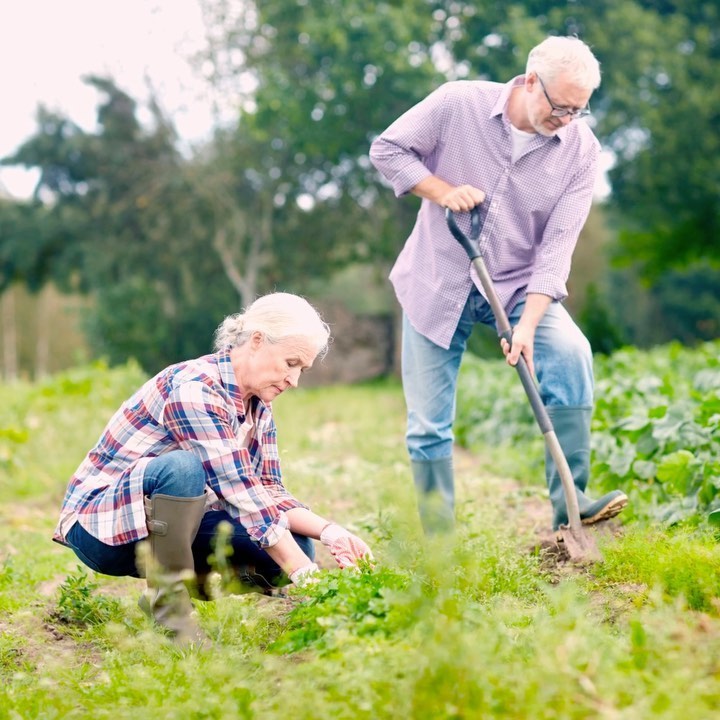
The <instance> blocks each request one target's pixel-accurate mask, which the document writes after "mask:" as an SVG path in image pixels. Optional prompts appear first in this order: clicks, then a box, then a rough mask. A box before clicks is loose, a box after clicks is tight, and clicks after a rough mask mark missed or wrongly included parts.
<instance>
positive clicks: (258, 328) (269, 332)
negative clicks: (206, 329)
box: [215, 293, 330, 357]
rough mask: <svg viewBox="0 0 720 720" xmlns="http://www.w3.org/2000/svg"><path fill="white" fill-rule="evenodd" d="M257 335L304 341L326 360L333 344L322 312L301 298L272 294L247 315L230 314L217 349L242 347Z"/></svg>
mask: <svg viewBox="0 0 720 720" xmlns="http://www.w3.org/2000/svg"><path fill="white" fill-rule="evenodd" d="M254 332H260V333H262V334H263V336H264V337H265V339H266V340H267V341H268V342H271V343H279V342H283V341H285V340H290V339H292V338H298V339H302V340H304V341H306V342H308V343H309V344H310V345H311V346H313V347H315V348H316V349H317V354H318V356H319V357H322V356H323V355H325V353H326V352H327V348H328V343H329V342H330V328H329V327H328V325H327V323H325V322H324V321H323V319H322V318H321V317H320V314H319V313H318V311H317V310H316V309H315V308H314V307H313V306H312V305H311V304H310V303H309V302H308V301H307V300H305V298H302V297H300V296H299V295H293V294H291V293H271V294H270V295H263V296H262V297H259V298H258V299H257V300H255V302H253V303H252V305H250V306H249V307H247V308H245V312H242V313H237V314H236V315H229V316H228V317H226V318H225V319H224V320H223V321H222V323H221V324H220V326H219V327H218V329H217V330H216V331H215V350H223V349H225V348H233V347H239V346H240V345H243V344H244V343H246V342H247V341H248V340H249V339H250V337H251V335H252V334H253V333H254Z"/></svg>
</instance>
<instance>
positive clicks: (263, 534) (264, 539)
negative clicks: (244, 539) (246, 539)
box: [247, 512, 290, 548]
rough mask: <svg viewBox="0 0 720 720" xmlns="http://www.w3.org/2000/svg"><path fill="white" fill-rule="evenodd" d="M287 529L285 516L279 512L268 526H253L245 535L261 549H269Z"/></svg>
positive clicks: (288, 526)
mask: <svg viewBox="0 0 720 720" xmlns="http://www.w3.org/2000/svg"><path fill="white" fill-rule="evenodd" d="M289 528H290V525H289V523H288V519H287V516H286V515H285V513H284V512H281V513H279V514H278V515H277V516H276V517H275V518H274V519H273V521H272V522H271V523H270V524H269V525H254V526H253V527H251V528H248V529H247V533H248V535H249V536H250V538H251V539H252V540H254V541H255V542H256V543H257V544H258V545H259V546H260V547H261V548H269V547H272V546H273V545H276V544H277V543H278V542H280V540H281V539H282V537H283V535H284V534H285V533H286V532H287V531H288V530H289Z"/></svg>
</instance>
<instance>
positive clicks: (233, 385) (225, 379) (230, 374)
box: [217, 347, 270, 418]
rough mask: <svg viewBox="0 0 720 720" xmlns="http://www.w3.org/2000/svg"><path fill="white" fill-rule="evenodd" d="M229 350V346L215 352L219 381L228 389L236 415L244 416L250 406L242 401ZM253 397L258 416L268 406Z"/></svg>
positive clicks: (267, 408) (262, 413)
mask: <svg viewBox="0 0 720 720" xmlns="http://www.w3.org/2000/svg"><path fill="white" fill-rule="evenodd" d="M230 350H231V348H229V347H227V348H224V349H223V350H221V351H220V352H219V353H217V363H218V369H219V371H220V382H221V383H222V384H223V387H224V388H225V389H226V390H227V391H228V394H229V395H230V397H231V398H232V401H233V402H234V403H235V410H236V411H237V414H238V416H239V417H242V418H244V417H245V415H246V414H247V412H248V410H251V408H246V407H245V403H244V402H243V397H242V393H241V392H240V386H239V385H238V384H237V379H236V378H235V371H234V370H233V366H232V361H231V360H230ZM255 399H256V401H257V409H258V411H259V412H258V413H257V416H258V418H259V417H260V416H261V415H264V413H265V411H266V410H269V408H270V406H269V405H266V404H265V403H264V402H263V401H262V400H260V398H255ZM253 414H255V413H253Z"/></svg>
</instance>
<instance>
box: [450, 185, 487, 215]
mask: <svg viewBox="0 0 720 720" xmlns="http://www.w3.org/2000/svg"><path fill="white" fill-rule="evenodd" d="M483 200H485V193H484V192H483V191H482V190H478V189H477V188H476V187H473V186H472V185H460V186H459V187H455V188H452V189H451V190H450V192H448V193H446V194H445V195H443V196H442V197H441V198H440V200H439V204H440V205H442V207H444V208H449V209H450V210H452V211H453V212H470V211H471V210H472V209H473V208H474V207H476V206H477V205H479V204H480V203H481V202H482V201H483Z"/></svg>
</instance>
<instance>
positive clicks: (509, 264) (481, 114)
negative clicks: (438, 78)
mask: <svg viewBox="0 0 720 720" xmlns="http://www.w3.org/2000/svg"><path fill="white" fill-rule="evenodd" d="M524 82H525V78H524V76H519V77H516V78H514V79H513V80H511V81H510V82H509V83H507V84H501V83H494V82H485V81H458V82H449V83H446V84H444V85H442V86H441V87H439V88H438V89H437V90H435V91H434V92H433V93H431V94H430V95H429V96H428V97H426V98H425V99H424V100H422V101H421V102H419V103H418V104H417V105H415V106H414V107H412V108H411V109H410V110H408V111H407V112H406V113H404V114H403V115H402V116H401V117H400V118H398V119H397V120H396V121H395V122H394V123H393V124H392V125H391V126H390V127H389V128H388V129H387V130H386V131H385V132H383V133H382V134H381V135H380V136H379V137H378V138H377V139H376V140H375V141H374V142H373V143H372V147H371V149H370V159H371V161H372V162H373V164H374V165H375V167H376V168H377V169H378V170H379V171H380V173H381V174H382V175H383V176H384V177H385V178H386V179H387V180H388V182H389V183H390V184H391V185H392V188H393V190H394V191H395V194H396V196H398V197H400V196H401V195H404V194H406V193H408V192H410V190H412V188H413V187H415V185H417V184H418V183H419V182H420V181H421V180H423V179H425V178H426V177H428V176H430V175H435V176H437V177H439V178H441V179H442V180H445V181H446V182H448V183H450V184H451V185H455V186H459V185H472V186H474V187H476V188H479V189H480V190H482V191H483V192H484V193H485V195H486V197H485V201H484V202H483V204H482V207H481V212H482V216H483V217H484V225H483V229H482V234H481V236H480V241H479V243H480V250H481V252H482V255H483V258H484V260H485V263H486V265H487V268H488V272H489V273H490V276H491V277H492V279H493V281H494V284H495V289H496V290H497V293H498V295H499V297H500V300H501V301H502V302H503V304H504V305H505V307H506V308H507V310H508V312H509V311H510V310H511V309H512V308H513V307H514V306H515V305H516V304H517V302H518V301H519V300H521V299H522V298H523V297H524V296H525V295H526V294H527V293H541V294H543V295H548V296H550V297H551V298H553V299H555V300H562V299H564V298H565V297H566V296H567V289H566V285H565V283H566V282H567V278H568V275H569V273H570V261H571V257H572V253H573V250H574V248H575V243H576V242H577V238H578V235H579V234H580V230H581V229H582V227H583V225H584V224H585V220H586V219H587V215H588V213H589V211H590V205H591V204H592V196H593V189H594V186H595V176H596V172H597V160H598V154H599V151H600V144H599V143H598V141H597V139H596V138H595V136H594V135H593V133H592V130H591V129H590V128H589V127H588V125H587V124H586V123H584V122H578V121H573V122H571V123H570V124H569V125H566V126H565V127H563V128H561V129H559V130H558V131H557V132H556V133H555V135H554V136H552V137H545V136H543V135H540V134H536V135H535V136H534V137H533V138H532V140H531V141H530V143H529V144H528V145H527V147H526V148H525V150H524V152H523V153H522V154H521V155H520V157H519V158H518V159H517V160H516V161H515V162H512V159H511V157H512V138H511V132H510V120H509V119H508V116H507V104H508V100H509V98H510V93H511V90H512V89H513V87H515V86H518V85H522V84H524ZM456 220H457V222H458V225H459V226H460V229H461V230H463V232H465V233H468V232H469V229H470V221H469V215H468V214H456ZM390 280H391V282H392V283H393V286H394V288H395V293H396V295H397V297H398V301H399V302H400V305H401V306H402V308H403V310H404V312H405V314H406V315H407V316H408V319H409V320H410V322H411V323H412V325H413V327H414V328H415V329H416V330H417V331H418V332H420V333H421V334H423V335H425V337H427V338H429V339H430V340H432V341H433V342H434V343H435V344H437V345H440V346H441V347H444V348H447V347H449V345H450V341H451V340H452V336H453V334H454V332H455V330H456V328H457V325H458V321H459V319H460V314H461V313H462V310H463V308H464V307H465V302H466V301H467V298H468V296H469V294H470V290H471V289H472V283H473V282H474V283H475V284H476V285H477V286H478V288H479V289H480V291H481V292H482V288H481V287H480V281H479V280H478V278H477V276H476V274H475V271H474V270H472V273H471V265H470V260H469V258H468V256H467V254H466V253H465V251H464V250H463V248H462V247H461V246H460V244H459V243H458V242H457V241H456V240H455V239H454V238H453V237H452V235H451V234H450V231H449V230H448V228H447V225H446V222H445V210H444V209H443V208H442V207H440V206H439V205H438V204H437V203H433V202H431V201H429V200H423V202H422V205H421V206H420V211H419V213H418V216H417V221H416V223H415V226H414V228H413V230H412V232H411V234H410V237H409V238H408V239H407V241H406V243H405V246H404V247H403V249H402V251H401V253H400V255H399V256H398V259H397V261H396V263H395V265H394V267H393V269H392V271H391V273H390Z"/></svg>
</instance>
